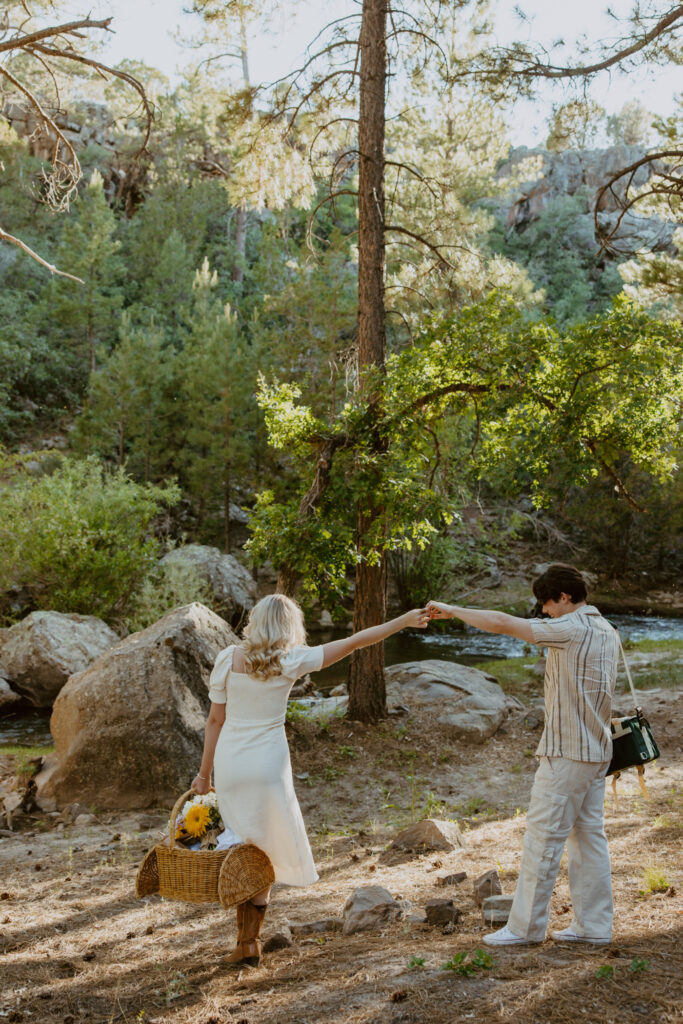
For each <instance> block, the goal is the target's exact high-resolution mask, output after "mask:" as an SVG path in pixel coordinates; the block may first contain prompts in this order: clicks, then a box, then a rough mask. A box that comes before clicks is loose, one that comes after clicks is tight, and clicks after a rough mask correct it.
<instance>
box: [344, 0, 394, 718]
mask: <svg viewBox="0 0 683 1024" xmlns="http://www.w3.org/2000/svg"><path fill="white" fill-rule="evenodd" d="M386 22H387V0H364V3H363V20H362V25H361V33H360V47H361V58H360V110H359V125H358V149H359V151H360V157H359V179H358V368H359V387H361V388H362V387H364V386H365V385H364V382H363V376H364V370H366V369H368V368H371V367H382V368H383V367H384V357H385V347H386V335H385V309H384V134H385V123H384V116H385V115H384V106H385V90H386V73H387V53H386ZM368 399H369V400H370V402H371V404H372V403H373V402H376V401H377V399H376V397H375V396H373V395H372V394H369V395H368ZM370 445H371V448H372V450H373V451H374V452H375V453H377V454H380V455H381V453H382V452H383V451H385V450H386V449H385V444H384V442H383V440H382V438H381V437H380V436H379V435H376V436H375V437H372V438H371V439H370ZM372 490H373V489H372V488H370V489H369V493H372ZM383 514H384V509H383V508H382V507H381V505H377V504H374V503H371V502H370V503H366V504H365V506H364V507H361V506H360V505H359V507H358V509H357V512H356V531H357V545H358V549H359V550H362V549H363V541H364V538H365V536H366V534H367V532H368V531H369V529H371V528H372V527H373V525H374V524H375V523H376V521H377V519H381V518H382V516H383ZM385 617H386V556H385V555H384V554H382V556H381V560H380V563H379V564H378V565H368V564H367V562H364V561H360V562H359V563H358V564H357V567H356V589H355V606H354V618H353V627H354V632H355V631H357V630H359V629H366V628H367V627H368V626H375V625H377V624H378V623H380V622H383V621H384V619H385ZM347 715H348V717H349V718H352V719H354V720H356V721H360V722H376V721H377V720H378V719H380V718H383V717H384V716H385V715H386V692H385V686H384V646H383V644H377V645H375V646H374V647H365V648H363V649H362V650H360V651H355V652H354V653H353V655H352V656H351V666H350V669H349V707H348V711H347Z"/></svg>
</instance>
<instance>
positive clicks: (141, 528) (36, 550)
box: [0, 453, 180, 622]
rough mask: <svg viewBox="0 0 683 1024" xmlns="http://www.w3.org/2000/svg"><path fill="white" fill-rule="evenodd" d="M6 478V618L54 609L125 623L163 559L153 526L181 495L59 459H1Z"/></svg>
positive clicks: (0, 544) (1, 608) (1, 523)
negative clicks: (145, 581) (159, 516)
mask: <svg viewBox="0 0 683 1024" xmlns="http://www.w3.org/2000/svg"><path fill="white" fill-rule="evenodd" d="M29 460H30V461H29ZM29 468H30V469H31V473H29V471H28V469H29ZM50 470H52V471H50ZM0 471H2V473H3V478H2V479H3V485H4V486H3V487H2V491H1V492H0V493H1V499H2V508H3V515H2V519H1V520H0V565H2V566H3V570H4V572H3V577H2V579H1V580H0V619H4V620H5V621H6V622H11V621H13V620H15V619H17V618H19V617H21V616H22V615H25V614H26V613H27V612H30V611H34V610H36V609H48V608H49V609H53V610H54V611H61V612H80V613H82V614H90V615H98V616H100V617H101V618H103V619H106V620H108V621H113V622H121V621H125V619H126V616H127V614H128V612H129V611H130V610H131V609H133V608H134V607H135V603H136V592H137V590H138V589H139V587H140V586H141V585H142V581H143V580H144V579H145V578H146V577H147V576H148V575H149V572H150V570H151V569H152V567H153V566H155V565H156V563H157V562H158V559H159V554H160V544H159V541H158V540H157V539H156V538H155V537H154V535H153V532H152V529H151V527H152V521H153V520H154V518H155V517H156V516H157V515H158V514H159V512H160V511H161V510H162V508H163V507H164V506H168V505H172V504H174V503H175V502H176V501H178V499H179V497H180V492H179V490H178V488H177V487H176V486H175V485H170V486H166V487H154V486H149V485H148V486H144V487H143V486H141V485H139V484H136V483H134V481H132V480H131V479H130V478H129V477H128V476H127V475H126V472H125V470H123V469H118V470H109V469H107V468H105V467H104V466H102V465H101V464H100V463H99V462H98V461H97V460H96V459H94V458H88V459H85V460H76V459H69V458H62V457H61V456H55V454H54V453H38V454H36V453H32V455H31V456H28V457H27V456H24V457H23V459H19V458H17V457H14V458H8V457H5V458H4V459H1V460H0Z"/></svg>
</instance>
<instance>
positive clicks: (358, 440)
mask: <svg viewBox="0 0 683 1024" xmlns="http://www.w3.org/2000/svg"><path fill="white" fill-rule="evenodd" d="M682 342H683V339H682V338H681V334H680V327H679V325H677V324H672V323H670V322H667V321H658V320H655V319H653V318H651V317H650V316H648V315H647V314H646V313H644V312H643V311H641V310H639V309H638V308H637V307H635V306H633V305H632V304H629V303H628V302H626V301H623V300H622V301H620V302H619V303H617V304H616V305H615V308H614V309H613V310H612V311H611V312H609V313H607V314H604V315H602V316H599V317H595V318H594V319H593V320H590V321H588V322H586V323H584V324H581V325H578V326H576V327H574V328H572V329H567V330H560V329H558V328H556V327H554V326H553V325H552V324H550V323H548V322H547V321H546V320H543V319H532V318H530V317H529V316H528V315H526V314H525V313H524V312H522V311H520V310H519V308H518V307H517V306H516V305H515V304H514V303H513V302H511V301H510V300H509V299H504V298H499V297H497V296H495V295H493V296H491V297H490V298H489V299H488V300H487V301H485V302H482V303H478V304H477V305H475V306H471V307H469V308H466V309H464V310H462V311H460V312H459V313H457V314H455V315H454V316H453V317H451V318H448V319H446V320H443V319H441V318H433V319H432V320H431V322H429V323H428V325H427V326H426V327H425V329H424V330H423V331H422V332H421V334H420V336H419V337H418V338H416V339H415V343H414V345H413V346H411V347H409V348H407V349H405V350H404V351H403V352H401V353H400V354H399V353H397V354H394V355H392V356H391V357H390V358H389V360H388V362H387V369H386V376H385V378H384V380H382V381H378V383H377V387H378V388H380V394H381V397H380V401H379V409H380V410H381V414H380V416H379V419H378V418H377V417H378V414H377V410H376V409H375V408H374V407H372V406H370V405H368V404H367V403H364V402H363V400H362V399H361V398H359V397H357V396H354V398H353V399H352V400H350V401H348V402H347V403H346V405H345V406H344V408H343V409H342V410H341V411H340V412H339V413H338V414H337V416H336V417H335V418H334V419H332V420H330V421H328V422H325V421H323V420H321V419H320V418H318V417H316V416H315V415H314V413H313V411H312V410H311V408H310V407H308V406H306V405H304V404H302V403H300V402H299V401H298V398H299V391H298V390H297V389H296V388H293V387H292V385H291V384H273V385H269V384H267V383H265V382H263V383H262V386H261V398H260V401H261V405H262V407H263V410H264V414H265V418H266V424H267V426H268V430H269V436H270V441H271V444H273V445H274V446H275V447H276V448H277V449H279V450H281V451H282V452H286V453H288V459H289V461H290V463H291V464H292V466H293V467H294V469H295V471H296V474H297V477H298V479H299V486H298V488H297V491H296V492H295V493H294V494H293V495H287V494H286V493H285V494H283V493H281V494H280V495H279V496H277V495H276V494H275V493H274V491H267V492H264V493H262V494H261V495H260V497H259V502H258V505H257V509H256V515H255V517H254V522H253V524H252V527H253V537H252V540H251V541H250V548H251V550H252V551H253V553H254V554H255V555H256V556H257V557H260V558H265V557H270V558H271V559H272V560H273V562H274V563H275V564H276V565H278V564H280V565H281V564H285V565H287V566H289V567H291V568H292V569H293V570H295V571H296V572H298V573H299V574H300V575H301V577H302V579H303V581H304V586H305V588H306V589H308V590H309V591H310V592H311V593H313V594H315V595H320V596H323V597H324V598H325V599H328V600H330V599H331V598H334V597H337V598H338V597H339V595H340V593H343V592H344V590H345V587H346V585H347V584H346V581H347V575H348V570H349V568H350V566H351V565H353V564H354V562H355V560H356V559H357V558H358V557H361V558H365V559H368V560H369V561H371V562H372V561H373V560H376V559H377V558H378V557H379V554H380V552H382V551H390V552H391V551H401V550H407V551H412V550H413V549H414V548H417V549H418V550H424V549H425V548H426V547H427V545H428V544H429V543H430V542H431V541H432V540H433V538H434V537H436V536H438V535H439V534H447V535H448V536H449V537H451V538H452V539H457V537H458V528H457V523H458V521H459V517H460V508H459V507H458V504H457V502H456V500H455V498H456V492H455V489H454V487H453V486H452V483H451V481H450V480H449V465H448V462H447V463H446V464H443V465H439V464H437V466H434V463H433V461H432V456H433V439H434V437H435V436H437V435H439V434H441V435H442V436H443V432H444V430H448V426H449V423H450V421H451V420H453V418H455V419H456V422H457V423H458V425H459V426H460V427H461V430H462V433H461V435H460V438H459V440H460V447H459V451H458V450H457V449H456V451H455V452H453V451H452V452H451V458H452V457H453V454H455V460H456V462H458V463H459V469H460V481H461V482H460V493H461V495H463V496H464V495H466V493H467V488H468V486H469V488H470V489H471V490H474V487H475V486H476V484H477V482H478V481H480V480H482V478H483V479H486V478H487V477H488V476H489V475H490V476H491V477H493V478H495V479H496V480H497V490H498V493H501V492H503V493H507V494H508V495H509V496H510V498H512V497H514V496H515V495H518V494H519V493H520V490H523V491H527V492H529V493H531V495H532V496H533V498H534V501H535V503H536V504H537V505H546V506H549V507H552V506H553V504H555V503H562V502H566V501H567V499H568V496H569V495H570V494H571V493H572V492H574V491H576V489H578V488H585V487H586V486H587V485H589V484H590V483H591V481H593V480H595V479H597V478H598V477H599V476H600V474H601V473H602V474H606V475H607V476H608V478H609V479H610V480H611V483H612V486H613V487H616V489H617V491H618V492H619V493H620V494H621V495H622V498H627V499H628V500H630V501H634V500H635V499H633V497H632V496H631V495H630V494H629V493H628V486H627V483H626V482H625V481H624V480H622V478H621V476H620V474H621V472H622V469H621V467H622V464H624V463H627V464H628V465H630V466H632V467H633V471H634V473H635V472H638V473H640V474H641V477H642V475H643V474H645V475H646V476H649V477H650V478H651V479H655V480H659V481H661V482H665V481H668V480H669V479H670V478H671V474H672V472H673V470H674V469H675V459H674V445H675V441H676V437H677V427H678V414H679V410H680V403H681V399H683V372H682V370H681V358H680V357H681V344H682ZM462 428H464V429H462ZM372 431H377V432H379V433H380V434H381V436H383V437H384V439H385V441H386V446H385V447H386V453H385V454H382V455H379V456H378V455H376V454H373V452H372V448H371V443H370V438H371V435H372ZM449 440H450V442H451V445H452V446H453V448H455V447H456V445H457V440H456V434H455V433H454V432H453V431H452V429H451V433H450V437H449ZM314 458H317V459H318V462H319V463H320V460H322V461H323V462H324V467H325V469H324V486H322V487H321V486H320V485H319V480H320V466H319V467H318V471H317V472H316V473H315V474H314V473H312V472H311V463H312V459H314ZM309 487H310V488H311V490H310V491H309V490H308V489H309ZM307 492H308V493H307ZM349 496H352V497H353V498H354V499H358V498H360V499H365V500H366V501H368V500H370V498H371V497H372V498H373V499H374V500H378V498H379V500H380V501H381V505H382V507H383V509H384V510H385V512H384V515H383V517H382V519H381V520H380V521H378V522H377V523H376V524H375V526H374V530H373V531H372V532H370V533H368V534H366V537H365V547H364V548H362V549H360V550H358V549H357V548H356V546H354V543H353V524H354V516H353V506H354V504H355V502H354V503H352V502H351V501H349ZM454 524H456V525H455V526H454ZM462 540H463V538H462V537H461V544H460V548H461V550H462V546H463V544H462ZM451 561H457V559H453V558H452V556H451ZM425 568H427V569H428V567H425ZM467 568H468V569H470V570H471V569H472V568H473V565H472V562H471V561H470V562H469V563H468V564H467Z"/></svg>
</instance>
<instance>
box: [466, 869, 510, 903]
mask: <svg viewBox="0 0 683 1024" xmlns="http://www.w3.org/2000/svg"><path fill="white" fill-rule="evenodd" d="M473 891H474V899H475V901H476V903H477V906H479V907H480V906H481V905H482V903H483V902H484V900H485V899H486V897H487V896H500V895H501V893H502V892H503V887H502V885H501V884H500V877H499V875H498V872H497V871H495V870H492V871H485V872H484V874H483V875H480V876H479V878H475V880H474V884H473Z"/></svg>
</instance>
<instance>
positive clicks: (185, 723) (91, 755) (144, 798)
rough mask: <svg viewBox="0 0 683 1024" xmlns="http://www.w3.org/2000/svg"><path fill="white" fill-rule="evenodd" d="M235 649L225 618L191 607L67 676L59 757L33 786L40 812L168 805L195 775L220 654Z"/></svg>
mask: <svg viewBox="0 0 683 1024" xmlns="http://www.w3.org/2000/svg"><path fill="white" fill-rule="evenodd" d="M235 642H236V637H235V635H234V633H233V632H232V630H231V629H230V627H229V626H228V624H227V623H226V622H225V621H224V620H223V619H221V618H219V616H218V615H215V614H214V613H213V612H212V611H210V610H209V609H208V608H205V607H204V605H201V604H196V603H195V604H190V605H186V606H185V607H184V608H176V609H174V610H173V611H171V612H169V613H168V614H167V615H165V616H164V617H163V619H160V620H159V622H156V623H155V624H154V625H153V626H149V627H148V628H147V629H144V630H142V631H141V632H140V633H133V634H132V635H131V636H129V637H127V638H126V639H125V640H122V641H121V642H120V643H119V644H117V645H116V647H114V648H113V649H112V650H111V651H108V652H107V653H106V654H103V655H102V656H101V657H100V658H98V660H97V661H95V662H94V663H93V664H92V665H91V666H90V667H89V668H87V669H86V670H85V671H84V672H79V673H78V674H77V675H74V676H72V677H71V678H70V679H69V681H68V683H67V684H66V686H65V687H64V688H63V689H62V691H61V693H60V694H59V696H58V698H57V700H56V701H55V706H54V710H53V712H52V718H51V720H50V730H51V732H52V735H53V737H54V741H55V752H54V754H52V755H50V756H49V757H48V758H47V760H46V764H45V767H44V769H43V771H42V772H40V774H39V775H38V776H37V778H36V787H37V794H36V799H37V802H38V804H39V806H40V807H41V808H42V809H43V810H54V809H56V808H58V807H63V806H64V805H66V804H71V803H74V802H76V801H77V802H79V803H82V804H86V805H88V806H90V805H94V806H96V807H98V808H118V809H136V808H142V807H149V806H152V805H157V806H158V805H159V804H170V803H172V801H173V800H174V799H176V798H177V797H178V796H179V795H180V794H181V793H182V792H183V790H185V789H187V787H188V784H189V781H190V779H191V778H192V777H193V776H194V775H195V773H196V772H197V769H198V767H199V762H200V760H201V755H202V746H203V733H204V725H205V722H206V714H207V711H208V709H209V704H210V702H209V696H208V680H209V674H210V672H211V668H212V667H213V663H214V661H215V659H216V655H217V654H218V652H219V651H220V650H222V649H223V648H224V647H227V646H228V645H229V644H232V643H235Z"/></svg>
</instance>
